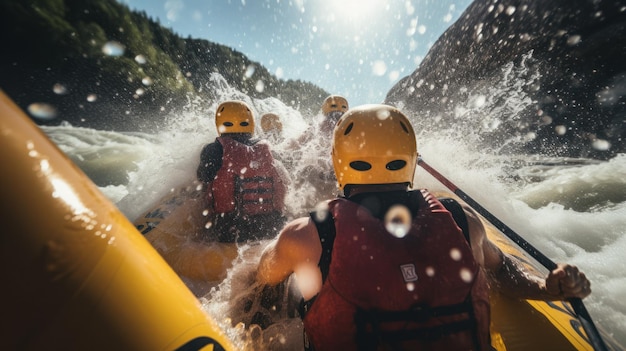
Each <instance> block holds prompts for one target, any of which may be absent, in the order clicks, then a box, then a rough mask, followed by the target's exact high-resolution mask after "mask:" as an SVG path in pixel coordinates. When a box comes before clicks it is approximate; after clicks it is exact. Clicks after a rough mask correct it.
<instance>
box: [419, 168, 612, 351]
mask: <svg viewBox="0 0 626 351" xmlns="http://www.w3.org/2000/svg"><path fill="white" fill-rule="evenodd" d="M417 164H418V165H420V166H421V167H422V168H424V169H425V170H426V171H427V172H428V173H430V174H431V175H432V176H433V177H435V179H437V180H438V181H439V182H441V184H443V185H445V186H446V187H447V188H448V189H450V190H451V191H452V192H453V193H455V194H456V195H457V196H458V197H459V198H461V199H462V200H463V201H465V202H466V203H467V204H468V205H470V206H471V207H472V208H473V209H475V210H476V212H478V213H479V214H480V215H481V216H483V217H484V218H485V219H486V220H488V221H489V222H490V223H491V224H493V225H494V226H495V227H496V228H497V229H498V230H500V231H501V232H502V233H503V234H504V235H506V236H507V237H508V238H509V239H511V240H513V242H515V243H516V244H517V245H519V246H520V247H521V248H522V249H524V250H525V251H526V252H528V254H530V255H531V256H532V257H533V258H534V259H536V260H537V261H538V262H539V263H540V264H542V265H543V266H544V267H546V268H547V269H549V270H550V271H552V270H553V269H555V268H556V267H557V265H556V263H554V262H553V261H552V260H550V259H549V258H548V257H547V256H546V255H544V254H543V253H541V252H540V251H539V250H537V249H536V248H535V247H534V246H532V245H531V244H530V243H529V242H528V241H526V240H524V238H522V237H521V236H520V235H519V234H517V233H516V232H515V231H514V230H513V229H511V228H510V227H509V226H507V225H506V224H504V223H503V222H502V221H501V220H499V219H498V218H497V217H496V216H494V215H493V214H492V213H491V212H489V211H487V209H485V208H484V207H483V206H482V205H480V204H479V203H478V202H476V200H474V199H472V198H471V197H470V196H469V195H467V194H466V193H465V192H464V191H463V190H461V189H459V187H457V186H456V185H455V184H454V183H452V182H451V181H450V180H448V179H447V178H446V177H444V176H443V175H442V174H441V173H439V172H437V170H435V169H434V168H432V167H431V166H430V165H429V164H428V163H426V162H425V161H424V160H423V159H422V158H421V157H419V158H418V161H417ZM567 301H568V302H569V303H570V304H571V305H572V308H573V309H574V312H576V315H577V316H578V319H579V320H580V323H581V324H582V327H583V329H584V330H585V333H587V337H588V338H589V341H590V343H591V345H592V346H593V349H594V350H596V351H608V349H607V347H606V345H605V344H604V340H602V337H601V336H600V333H599V332H598V330H597V328H596V326H595V325H594V324H593V321H592V320H591V316H590V315H589V312H587V309H586V308H585V305H584V304H583V301H582V300H581V299H579V298H570V299H568V300H567Z"/></svg>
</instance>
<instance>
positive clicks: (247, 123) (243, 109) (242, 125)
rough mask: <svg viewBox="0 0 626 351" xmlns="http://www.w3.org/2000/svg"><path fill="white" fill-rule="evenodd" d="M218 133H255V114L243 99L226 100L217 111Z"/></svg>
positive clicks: (216, 123) (216, 124)
mask: <svg viewBox="0 0 626 351" xmlns="http://www.w3.org/2000/svg"><path fill="white" fill-rule="evenodd" d="M215 126H216V127H217V133H218V134H219V135H222V134H224V133H250V134H254V116H253V114H252V110H250V107H248V105H247V104H246V103H245V102H243V101H234V100H231V101H224V102H222V103H221V104H220V105H219V106H218V107H217V110H216V111H215Z"/></svg>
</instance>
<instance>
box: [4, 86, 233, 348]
mask: <svg viewBox="0 0 626 351" xmlns="http://www.w3.org/2000/svg"><path fill="white" fill-rule="evenodd" d="M0 164H2V171H0V188H1V195H0V219H1V220H2V229H1V232H2V235H1V236H0V238H1V239H0V241H1V242H0V270H1V272H2V275H1V277H2V288H0V304H1V305H2V308H1V311H2V312H1V313H0V315H1V317H0V318H2V328H0V345H2V347H1V348H2V349H6V350H16V349H20V350H42V349H45V350H60V349H62V350H146V351H154V350H201V349H204V350H234V349H235V347H234V343H233V342H232V341H231V340H229V338H228V337H227V335H226V334H225V333H224V332H223V331H221V330H220V328H219V326H218V324H217V323H215V321H213V320H212V319H211V318H210V317H209V316H208V315H207V314H206V313H205V312H204V311H202V308H201V305H200V303H199V301H198V300H197V299H196V298H195V297H194V296H193V294H192V293H191V292H190V291H189V290H188V289H187V287H186V286H185V285H184V283H183V282H182V281H181V280H180V278H179V277H178V276H177V275H176V273H174V271H173V270H172V269H171V268H170V267H169V266H168V265H167V263H166V262H165V261H164V260H163V259H162V258H161V256H160V255H159V254H158V253H157V252H156V251H155V250H154V248H153V247H152V246H151V245H150V244H149V242H148V241H147V240H146V239H145V238H144V237H143V236H142V235H141V234H140V233H139V232H138V231H137V230H136V229H135V227H134V226H133V224H132V223H130V222H129V221H128V220H127V219H126V217H125V216H124V215H123V214H122V213H121V212H120V211H119V210H118V209H117V208H116V207H115V205H113V204H112V203H111V202H110V201H109V200H108V199H107V198H106V197H105V196H104V195H103V194H102V193H101V192H100V191H99V189H98V188H97V187H96V186H95V185H94V184H93V183H92V182H91V180H90V179H89V178H88V177H87V176H86V175H85V174H84V173H83V172H82V171H80V169H78V167H76V165H74V164H73V163H72V162H71V161H70V160H69V159H68V158H67V157H66V156H65V155H64V153H63V152H62V151H60V150H59V149H58V147H57V146H56V145H54V144H53V143H52V142H51V141H50V140H49V139H48V138H47V137H46V136H45V135H44V133H42V132H41V131H40V129H39V127H38V126H37V125H35V124H34V123H33V122H32V121H31V120H30V119H29V118H28V117H27V116H26V115H25V114H24V112H23V111H21V110H20V109H19V107H17V106H16V105H15V103H13V101H11V99H10V98H9V97H7V96H6V94H5V93H4V92H2V91H0Z"/></svg>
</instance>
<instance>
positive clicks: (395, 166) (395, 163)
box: [385, 160, 406, 171]
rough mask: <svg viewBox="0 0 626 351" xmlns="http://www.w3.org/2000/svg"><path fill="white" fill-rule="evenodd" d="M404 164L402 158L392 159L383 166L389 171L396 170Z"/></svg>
mask: <svg viewBox="0 0 626 351" xmlns="http://www.w3.org/2000/svg"><path fill="white" fill-rule="evenodd" d="M404 166H406V161H404V160H394V161H391V162H389V163H387V165H386V166H385V168H387V169H388V170H390V171H397V170H399V169H402V168H404Z"/></svg>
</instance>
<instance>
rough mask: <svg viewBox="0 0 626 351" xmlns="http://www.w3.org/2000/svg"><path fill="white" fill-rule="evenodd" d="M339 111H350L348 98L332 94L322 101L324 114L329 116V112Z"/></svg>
mask: <svg viewBox="0 0 626 351" xmlns="http://www.w3.org/2000/svg"><path fill="white" fill-rule="evenodd" d="M334 111H338V112H341V113H342V114H343V113H346V111H348V100H346V98H345V97H343V96H340V95H331V96H329V97H327V98H326V99H325V100H324V103H322V114H323V115H324V116H328V114H329V113H331V112H334Z"/></svg>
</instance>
